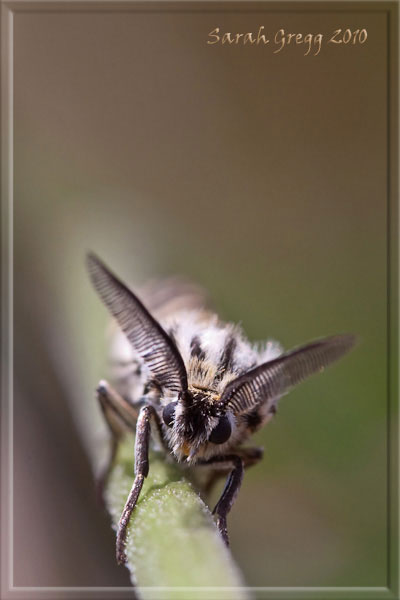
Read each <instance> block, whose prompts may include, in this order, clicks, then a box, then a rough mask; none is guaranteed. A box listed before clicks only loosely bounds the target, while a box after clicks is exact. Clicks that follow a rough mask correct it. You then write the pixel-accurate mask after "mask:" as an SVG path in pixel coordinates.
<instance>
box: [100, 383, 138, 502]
mask: <svg viewBox="0 0 400 600" xmlns="http://www.w3.org/2000/svg"><path fill="white" fill-rule="evenodd" d="M96 397H97V400H98V402H99V404H100V407H101V410H102V413H103V416H104V419H105V421H106V423H107V426H108V429H109V431H110V434H111V446H110V452H109V455H108V458H107V462H106V464H105V466H104V468H103V470H102V471H101V473H100V475H99V476H98V478H97V483H96V495H97V498H98V500H99V502H100V503H102V504H104V488H105V486H106V484H107V480H108V477H109V475H110V472H111V469H112V466H113V464H114V459H115V455H116V452H117V448H118V442H119V440H120V439H121V437H122V436H123V435H124V434H125V433H126V432H127V431H130V430H133V429H134V424H135V422H136V420H137V416H138V414H139V413H138V410H136V409H135V408H134V407H133V406H132V405H130V404H129V403H128V402H127V401H126V400H125V399H124V398H123V397H122V396H120V395H119V394H118V392H116V391H115V390H114V389H113V388H112V387H111V386H110V385H109V384H108V383H107V382H106V381H100V383H99V385H98V386H97V390H96Z"/></svg>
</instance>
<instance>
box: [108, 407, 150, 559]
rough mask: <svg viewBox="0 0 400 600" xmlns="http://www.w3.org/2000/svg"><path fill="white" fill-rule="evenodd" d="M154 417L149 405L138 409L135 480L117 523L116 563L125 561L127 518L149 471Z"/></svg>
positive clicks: (129, 516)
mask: <svg viewBox="0 0 400 600" xmlns="http://www.w3.org/2000/svg"><path fill="white" fill-rule="evenodd" d="M151 419H154V420H155V421H156V422H157V423H158V415H157V412H156V410H155V408H153V406H151V405H147V406H143V407H142V408H141V409H140V413H139V417H138V421H137V425H136V441H135V480H134V482H133V485H132V489H131V491H130V492H129V496H128V499H127V501H126V503H125V507H124V510H123V511H122V515H121V518H120V520H119V524H118V532H117V544H116V556H117V562H118V564H123V563H125V562H126V554H125V541H126V533H127V527H128V523H129V519H130V518H131V514H132V511H133V509H134V508H135V506H136V502H137V500H138V498H139V494H140V492H141V489H142V486H143V481H144V479H145V477H147V475H148V472H149V443H150V421H151Z"/></svg>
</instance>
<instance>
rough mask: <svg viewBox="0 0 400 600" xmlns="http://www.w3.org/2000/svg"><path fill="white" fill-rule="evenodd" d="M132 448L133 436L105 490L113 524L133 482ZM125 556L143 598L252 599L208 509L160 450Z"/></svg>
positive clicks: (133, 519) (120, 453) (153, 457)
mask: <svg viewBox="0 0 400 600" xmlns="http://www.w3.org/2000/svg"><path fill="white" fill-rule="evenodd" d="M133 447H134V442H133V437H131V436H128V437H127V439H125V440H124V441H123V442H122V443H121V444H120V447H119V450H118V453H117V458H116V461H115V466H114V468H113V470H112V472H111V475H110V480H109V483H108V486H107V489H106V503H107V507H108V510H109V512H110V514H111V518H112V522H113V526H114V527H116V526H117V524H118V520H119V517H120V515H121V512H122V509H123V507H124V503H125V500H126V498H127V496H128V493H129V490H130V488H131V485H132V481H133ZM126 554H127V558H128V562H127V566H128V568H129V570H130V572H131V577H132V581H133V582H134V583H135V584H136V585H137V586H138V594H139V596H140V597H143V598H151V599H152V600H157V599H158V598H160V600H161V599H163V600H164V599H169V598H171V600H172V599H173V600H178V599H179V598H182V599H183V598H185V600H191V599H192V598H193V599H197V598H198V599H201V598H204V599H206V598H207V600H208V599H214V598H215V599H216V600H217V599H218V600H219V599H221V600H222V599H225V598H226V599H228V598H229V599H230V598H233V599H237V600H242V599H243V600H244V599H246V598H248V597H249V596H248V593H247V591H246V590H245V589H243V588H242V587H241V586H243V585H244V584H243V581H242V579H241V575H240V573H239V571H238V568H237V567H236V565H235V563H234V561H233V559H232V556H231V553H230V551H229V549H228V548H227V547H226V546H225V544H224V543H223V541H222V539H221V537H220V535H219V533H218V532H217V530H216V527H215V525H214V522H213V519H212V516H211V513H210V511H209V509H208V508H207V507H206V505H205V504H204V502H203V501H202V500H201V498H200V497H199V495H198V493H197V492H196V491H195V489H194V488H193V486H192V485H191V483H189V481H188V480H187V479H186V478H185V477H184V476H183V472H182V470H180V469H179V467H178V466H177V465H172V464H168V463H167V462H166V460H165V457H164V455H162V454H156V453H153V454H152V455H151V459H150V472H149V476H148V477H147V479H146V480H145V483H144V486H143V490H142V493H141V495H140V498H139V501H138V503H137V506H136V508H135V510H134V511H133V514H132V517H131V520H130V524H129V527H128V535H127V542H126ZM211 588H213V589H211Z"/></svg>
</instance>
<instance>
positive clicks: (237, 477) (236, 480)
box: [205, 454, 244, 546]
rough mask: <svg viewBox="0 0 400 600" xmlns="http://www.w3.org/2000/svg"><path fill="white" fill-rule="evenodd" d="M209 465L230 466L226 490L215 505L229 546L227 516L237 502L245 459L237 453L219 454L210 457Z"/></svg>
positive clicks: (214, 512)
mask: <svg viewBox="0 0 400 600" xmlns="http://www.w3.org/2000/svg"><path fill="white" fill-rule="evenodd" d="M205 464H207V465H210V466H213V467H216V468H218V466H220V467H221V468H230V469H231V470H230V473H229V475H228V478H227V480H226V483H225V487H224V490H223V492H222V494H221V497H220V499H219V500H218V502H217V504H216V505H215V508H214V510H213V511H212V512H213V515H214V514H215V515H217V527H218V529H219V532H220V534H221V536H222V539H223V540H224V542H225V544H226V545H227V546H229V537H228V527H227V522H226V521H227V516H228V513H229V511H230V510H231V508H232V506H233V503H234V502H235V499H236V496H237V494H238V492H239V489H240V485H241V483H242V480H243V473H244V464H243V459H242V458H241V457H240V456H238V455H237V454H230V455H227V456H218V457H215V458H212V459H210V461H208V462H207V463H205Z"/></svg>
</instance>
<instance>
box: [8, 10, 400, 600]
mask: <svg viewBox="0 0 400 600" xmlns="http://www.w3.org/2000/svg"><path fill="white" fill-rule="evenodd" d="M398 9H399V3H398V2H385V1H383V2H379V1H378V2H377V1H375V0H371V1H369V0H360V1H358V2H357V1H356V2H353V1H350V2H343V1H332V0H329V1H326V2H321V0H316V1H313V0H308V1H307V2H303V1H302V0H297V1H292V2H286V1H279V0H275V1H264V0H258V1H257V0H256V1H250V2H244V1H243V0H217V1H215V2H214V1H202V0H180V1H179V0H178V1H174V2H170V1H169V0H161V1H160V0H146V1H140V0H139V1H137V0H122V1H120V0H114V1H113V0H69V1H68V0H6V1H2V2H1V16H0V19H1V23H0V25H1V98H0V102H1V131H2V140H1V214H2V230H1V234H2V235H1V240H2V245H1V265H2V278H1V300H2V303H1V307H2V311H1V319H2V321H1V323H2V345H1V382H2V422H1V466H2V468H1V484H2V490H3V493H2V502H1V531H2V539H1V581H2V584H1V590H2V592H1V598H4V599H9V598H13V599H17V598H18V599H19V598H21V599H25V598H26V599H28V598H51V599H60V600H61V599H64V598H65V599H72V598H87V599H91V598H93V599H94V598H96V599H97V598H107V599H108V598H118V599H119V598H121V599H122V598H131V597H132V592H133V588H132V587H82V588H80V587H17V586H14V585H13V561H14V559H13V536H12V530H13V406H12V403H13V202H14V194H13V191H14V190H13V177H14V165H13V150H14V148H13V125H14V114H13V69H14V64H13V51H14V30H13V23H14V14H16V13H24V12H25V13H27V12H30V13H32V12H41V13H48V12H68V13H71V12H159V11H162V12H184V11H187V12H188V11H190V12H199V11H200V12H203V11H205V10H206V11H210V12H216V11H221V10H224V11H229V12H246V13H247V12H252V11H255V10H256V11H258V12H259V11H265V12H278V11H279V12H296V13H299V12H302V13H307V12H317V11H318V12H323V13H327V12H353V13H354V12H369V13H370V12H380V13H385V14H386V18H387V103H388V104H387V117H388V118H387V189H388V196H387V204H386V211H387V212H386V214H387V290H386V292H387V355H388V361H387V365H388V367H387V368H388V371H387V382H388V386H387V441H388V443H387V449H388V453H387V482H388V484H387V542H388V548H387V550H388V565H387V586H386V587H252V588H247V589H249V590H250V591H251V593H252V594H253V595H254V596H256V597H257V598H266V599H272V598H276V599H279V600H286V599H287V600H291V599H296V600H300V599H304V600H306V599H313V600H317V599H321V600H322V599H324V600H329V599H334V598H335V599H336V598H338V599H339V598H341V599H342V598H343V599H346V600H353V599H354V600H355V599H360V600H361V599H367V598H368V599H371V600H372V599H373V600H380V599H382V600H383V599H389V598H393V599H396V598H399V538H400V536H399V424H400V422H399V238H398V235H399V198H398V191H399V181H398V173H399V169H398V159H399V148H398V146H399V144H398V141H399V128H398V125H399V119H398V116H399V114H398V113H399V111H398V98H399V94H398V82H399V70H398V51H399V44H398V37H399V10H398ZM5 492H7V493H5ZM167 589H168V591H169V592H173V593H174V597H175V598H176V599H177V600H179V599H180V598H182V600H183V599H184V598H185V599H187V598H188V594H190V596H189V597H190V598H196V599H199V600H200V599H203V598H204V600H206V599H207V600H208V599H210V598H213V597H217V598H218V599H221V600H222V599H223V598H226V599H227V600H228V598H230V597H232V593H233V592H234V590H236V588H232V589H230V588H219V587H218V588H209V587H202V588H186V587H179V588H167ZM143 591H144V592H145V593H146V597H149V594H150V593H151V597H152V598H154V600H158V598H159V599H160V600H161V599H162V598H164V597H165V592H166V591H167V590H166V589H165V588H162V587H154V588H146V589H145V590H143ZM213 592H214V594H215V596H213V595H212V593H213ZM216 592H217V593H216ZM210 594H211V595H210Z"/></svg>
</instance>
